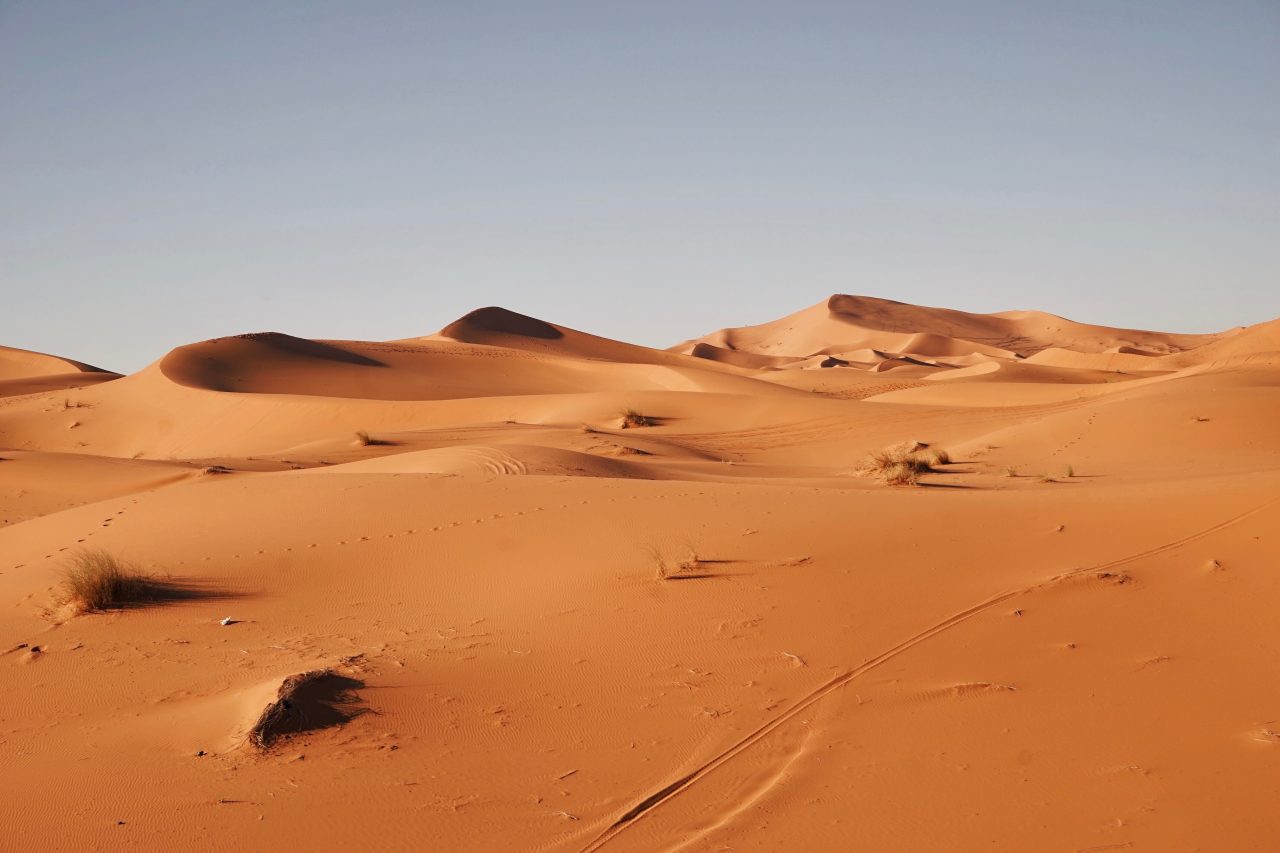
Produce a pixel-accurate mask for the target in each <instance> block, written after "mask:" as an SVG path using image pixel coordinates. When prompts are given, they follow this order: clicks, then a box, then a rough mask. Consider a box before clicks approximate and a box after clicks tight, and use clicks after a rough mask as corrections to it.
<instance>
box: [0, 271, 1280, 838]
mask: <svg viewBox="0 0 1280 853" xmlns="http://www.w3.org/2000/svg"><path fill="white" fill-rule="evenodd" d="M727 319H729V318H727ZM69 355H81V354H69ZM0 395H3V396H0V460H2V461H0V679H2V683H3V685H4V699H3V702H0V826H2V827H3V830H2V834H0V849H4V850H14V851H18V850H118V849H130V850H243V851H253V850H262V851H273V850H285V849H297V850H369V849H378V850H383V849H385V850H441V851H470V850H475V851H581V850H597V849H603V850H609V851H614V850H616V851H654V850H689V851H718V850H735V851H777V850H857V851H943V850H957V851H968V850H1009V851H1033V850H1034V851H1040V850H1045V851H1086V850H1087V851H1102V850H1134V851H1140V850H1148V851H1162V853H1163V851H1192V850H1200V851H1246V850H1258V851H1268V850H1270V851H1274V850H1277V849H1280V840H1278V839H1280V808H1277V807H1276V794H1277V791H1278V790H1280V679H1277V677H1276V674H1277V667H1278V666H1280V664H1278V662H1280V630H1278V629H1277V623H1276V618H1277V614H1280V532H1278V531H1280V321H1272V322H1270V323H1260V324H1258V325H1256V326H1250V327H1246V328H1242V329H1236V330H1231V331H1229V332H1224V333H1221V334H1214V335H1170V334H1161V333H1155V332H1142V331H1135V330H1125V329H1108V328H1105V327H1099V326H1086V325H1083V324H1078V323H1072V322H1070V321H1066V320H1062V319H1060V318H1056V317H1051V316H1050V315H1046V314H1039V313H1036V312H1009V313H1006V314H995V315H975V314H963V313H961V312H954V311H946V310H943V309H931V308H921V307H917V306H908V305H900V304H898V303H892V302H887V301H883V300H873V299H869V298H864V297H849V296H837V297H833V298H832V299H831V300H828V301H826V302H823V303H821V304H819V305H816V306H813V307H812V308H809V309H805V310H803V311H800V312H798V313H797V314H794V315H791V316H790V317H786V318H783V319H781V320H778V321H775V322H773V323H767V324H764V325H762V326H755V327H744V328H738V329H725V330H721V331H720V332H715V333H712V334H710V335H707V336H706V337H705V338H702V339H699V340H696V341H689V342H686V343H684V344H680V345H677V346H675V347H672V348H671V349H670V350H655V349H648V348H645V347H639V346H633V345H629V344H624V343H621V342H617V341H611V340H607V339H604V338H598V337H594V336H592V335H588V334H585V333H582V332H576V331H573V330H571V329H566V328H563V327H560V326H555V325H552V324H550V323H545V322H542V321H539V320H533V319H531V318H527V317H522V316H520V315H516V314H512V313H510V312H505V311H502V310H500V309H482V310H480V311H477V312H474V313H472V314H470V315H467V316H466V317H464V318H462V319H460V320H458V321H456V322H454V323H452V324H450V325H449V326H446V327H445V328H444V329H443V330H442V331H441V332H440V333H438V334H436V335H431V336H427V337H424V338H414V339H408V340H402V341H393V342H379V343H374V342H357V341H312V340H305V339H300V338H295V337H290V336H287V335H282V334H256V335H244V336H239V337H234V338H222V339H217V340H214V341H207V342H203V343H197V344H192V345H190V346H186V347H181V348H179V349H177V350H174V351H173V352H170V353H169V354H167V355H165V356H164V357H163V358H161V359H160V360H159V361H157V362H155V363H154V364H152V365H151V366H149V367H147V368H145V369H144V370H142V371H140V372H138V373H135V374H132V375H129V376H124V377H117V376H115V375H114V374H111V373H107V372H104V371H100V370H97V369H96V368H93V367H91V366H90V365H87V364H82V363H79V362H73V361H69V360H67V359H63V358H57V357H54V356H45V355H41V354H36V353H30V352H26V351H21V350H12V349H7V350H6V349H0ZM628 411H630V412H631V416H630V417H628V416H627V415H626V414H625V413H626V412H628ZM886 448H897V450H896V451H891V452H897V453H898V454H899V455H904V454H906V453H907V452H908V450H911V449H913V448H914V456H913V457H912V458H915V459H921V460H925V461H926V462H927V463H928V467H929V469H930V470H927V471H924V472H922V473H921V474H920V475H919V479H918V482H917V483H916V484H915V485H910V484H906V485H891V484H889V483H886V482H885V481H884V478H883V477H878V476H876V474H875V471H873V470H869V469H868V465H869V464H871V463H869V462H868V459H869V457H871V456H872V454H874V453H876V452H877V451H882V450H885V449H886ZM937 451H945V453H943V454H938V453H937ZM90 553H96V554H106V555H110V556H112V557H115V558H117V559H119V560H122V561H125V562H127V563H131V564H133V565H134V566H136V567H137V569H138V571H140V572H142V573H145V574H146V575H148V576H150V578H151V580H152V588H153V590H154V591H161V592H162V593H163V594H161V592H157V593H156V595H157V596H158V598H157V599H156V600H148V601H137V602H133V603H129V602H126V604H129V606H122V607H108V608H106V609H103V610H100V611H95V612H85V611H84V609H83V608H77V607H76V606H75V604H74V603H71V602H68V601H67V594H66V589H65V585H64V573H65V572H66V569H67V566H68V565H69V564H70V563H71V561H73V560H74V559H76V557H77V556H83V555H85V554H90ZM224 619H226V620H229V624H225V625H224V624H222V620H224ZM312 672H321V673H324V674H323V675H322V676H318V677H317V678H316V679H315V680H314V681H312V682H311V683H310V684H309V686H308V687H307V689H305V690H301V691H299V692H298V693H297V694H296V695H294V696H292V697H291V701H290V704H289V706H288V707H287V708H285V717H286V719H285V722H284V723H283V724H282V726H281V728H280V730H279V731H278V732H277V733H276V736H275V737H274V739H272V740H271V741H270V742H269V743H267V745H266V746H265V747H261V746H258V745H256V744H255V743H254V737H252V735H253V733H254V732H255V731H256V730H257V729H256V728H255V727H256V725H257V724H258V723H259V721H260V716H261V715H262V713H263V711H264V709H265V708H266V707H267V706H268V705H269V704H271V703H273V702H274V701H275V700H276V699H278V698H279V697H280V696H281V693H280V690H281V688H282V685H285V684H286V679H289V678H290V676H294V675H297V674H301V673H312Z"/></svg>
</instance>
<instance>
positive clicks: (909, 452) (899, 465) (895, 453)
mask: <svg viewBox="0 0 1280 853" xmlns="http://www.w3.org/2000/svg"><path fill="white" fill-rule="evenodd" d="M934 454H942V455H943V456H944V457H945V451H932V450H930V449H929V447H928V445H926V444H923V443H922V442H919V441H913V442H908V443H906V444H900V445H897V446H896V447H889V448H886V449H884V450H877V451H876V452H875V453H872V454H871V455H870V456H868V457H867V461H866V463H865V464H864V465H863V467H862V473H864V474H866V475H868V476H871V477H875V478H876V479H877V480H880V481H881V482H882V483H886V484H888V485H890V486H918V485H919V484H920V475H921V474H928V473H930V472H932V471H933V470H934V469H933V465H932V464H931V462H930V460H931V459H932V458H933V456H934ZM945 458H947V459H948V461H950V457H945Z"/></svg>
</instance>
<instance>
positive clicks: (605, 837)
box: [582, 498, 1280, 853]
mask: <svg viewBox="0 0 1280 853" xmlns="http://www.w3.org/2000/svg"><path fill="white" fill-rule="evenodd" d="M1277 503H1280V498H1276V499H1273V500H1269V501H1266V502H1264V503H1262V504H1260V505H1258V506H1256V507H1254V508H1253V509H1250V510H1246V511H1244V512H1242V513H1240V514H1238V515H1234V516H1232V517H1231V518H1228V519H1226V520H1224V521H1220V522H1218V523H1217V524H1214V525H1212V526H1210V527H1206V528H1204V529H1203V530H1199V531H1197V532H1195V533H1192V534H1189V535H1187V536H1184V537H1182V538H1181V539H1175V540H1174V541H1172V542H1167V543H1165V544H1164V545H1157V546H1156V547H1154V548H1148V549H1147V550H1145V551H1139V552H1138V553H1136V554H1130V555H1128V556H1125V557H1120V558H1118V559H1115V560H1111V561H1109V562H1105V563H1099V564H1097V565H1093V566H1086V567H1083V568H1078V569H1071V570H1070V571H1066V572H1062V573H1061V574H1057V575H1054V576H1053V577H1050V578H1047V579H1045V580H1042V581H1039V582H1038V583H1034V584H1031V585H1030V586H1025V587H1020V588H1018V589H1013V590H1009V591H1007V592H1002V593H1000V594H999V595H995V596H992V597H991V598H988V599H985V600H983V601H981V602H979V603H977V604H975V605H973V606H972V607H968V608H965V609H964V610H961V611H959V612H958V613H953V614H952V615H951V616H948V617H947V618H946V619H943V620H942V621H941V622H936V623H934V624H933V625H931V626H929V627H928V628H926V629H924V630H923V631H921V632H919V633H918V634H914V635H913V636H911V637H908V638H907V639H905V640H903V641H902V642H901V643H898V644H897V645H896V646H893V647H892V648H890V649H888V650H886V651H883V652H881V653H880V654H878V655H876V656H874V657H871V658H868V659H867V660H865V661H863V662H862V663H861V664H859V665H858V666H856V667H854V668H852V669H848V670H846V671H844V672H842V673H840V674H839V675H837V676H835V677H834V678H832V679H830V680H828V681H826V682H824V683H823V684H821V685H819V686H818V687H817V688H815V689H814V690H812V691H810V692H809V693H808V694H806V695H805V696H804V697H802V698H801V699H799V700H798V701H796V702H794V703H792V705H791V706H790V707H789V708H787V710H785V711H783V712H782V713H781V714H779V715H778V716H776V717H774V718H773V719H771V720H769V721H767V722H765V723H764V724H763V725H761V726H759V727H758V728H756V729H755V730H753V731H752V732H750V733H749V734H747V735H746V736H745V737H743V738H742V739H741V740H739V741H737V742H736V743H734V744H733V745H731V746H730V747H729V748H728V749H725V750H724V751H723V752H720V753H719V754H717V755H715V756H713V757H712V758H711V759H710V760H708V761H707V762H705V763H704V764H702V765H700V766H699V767H697V768H695V769H694V770H693V771H691V772H690V773H687V774H685V775H684V776H681V777H680V778H679V779H677V780H675V781H674V782H672V783H670V784H669V785H666V786H664V787H662V788H659V789H658V790H657V791H654V792H653V793H652V794H650V795H649V796H647V797H645V798H644V799H642V800H640V802H638V803H636V804H635V805H634V806H632V807H631V808H630V809H628V810H627V811H626V812H624V813H623V814H622V815H621V816H620V817H619V818H618V819H617V820H615V821H614V822H613V823H611V824H610V825H609V826H608V828H607V829H605V830H604V831H603V832H601V833H600V834H599V835H597V836H596V837H595V838H593V839H591V841H589V842H588V843H587V844H586V846H585V847H583V848H582V850H583V853H590V851H593V850H599V849H600V848H601V847H603V846H604V845H605V844H608V843H609V842H610V841H612V840H613V839H615V838H617V837H618V836H619V835H621V834H622V833H623V832H625V831H626V830H627V829H628V828H629V827H631V826H633V825H634V824H635V822H636V821H637V820H639V819H640V818H642V817H644V816H645V815H646V814H649V813H650V812H652V811H653V810H654V809H656V808H658V806H661V805H662V804H663V803H665V802H668V801H670V800H671V799H673V798H674V797H676V796H677V795H679V794H680V793H682V792H684V791H686V790H688V789H689V788H690V787H692V786H693V785H694V784H695V783H696V782H698V781H700V780H701V779H703V778H704V777H706V776H708V775H709V774H710V773H711V772H712V771H714V770H715V769H716V768H717V767H720V766H721V765H723V764H726V763H728V762H729V761H731V760H733V759H734V758H735V757H737V756H738V755H740V754H741V753H743V752H745V751H746V750H748V749H750V748H751V747H752V746H754V745H755V744H756V743H758V742H759V741H761V740H762V739H764V738H765V737H766V736H768V735H769V734H771V733H772V732H773V731H774V730H775V729H777V728H778V727H779V726H781V725H783V724H784V723H786V722H787V721H789V720H791V719H792V718H794V717H795V716H796V715H797V714H799V713H801V712H802V711H804V710H806V709H808V708H809V707H810V706H811V705H813V704H815V703H816V702H818V701H819V700H821V699H823V698H825V697H826V696H828V695H830V694H831V693H834V692H835V691H836V690H839V689H840V688H841V687H844V686H845V685H846V684H848V683H849V682H850V681H853V680H854V679H855V678H857V677H858V676H860V675H863V674H864V673H866V672H869V671H870V670H872V669H875V668H876V667H878V666H881V665H882V664H884V663H887V662H888V661H890V660H892V659H893V658H895V657H897V656H898V655H900V654H902V653H903V652H905V651H907V650H908V649H911V648H913V647H915V646H917V645H919V644H921V643H923V642H925V641H927V640H930V639H932V638H933V637H936V636H937V635H939V634H941V633H943V632H945V631H949V630H950V629H952V628H954V627H955V626H957V625H959V624H961V623H963V622H966V621H968V620H969V619H971V618H973V617H974V616H977V615H978V614H980V613H983V612H985V611H987V610H990V609H991V608H992V607H995V606H997V605H999V604H1002V603H1003V602H1006V601H1008V600H1009V599H1011V598H1017V597H1018V596H1020V595H1028V594H1030V593H1033V592H1038V591H1040V590H1042V589H1047V588H1049V587H1052V586H1055V585H1057V584H1059V583H1062V582H1063V581H1065V580H1069V579H1071V578H1075V577H1079V576H1081V575H1085V574H1088V573H1089V572H1104V571H1107V570H1109V569H1114V568H1118V567H1119V566H1123V565H1126V564H1128V563H1132V562H1134V561H1136V560H1141V559H1144V558H1146V557H1153V556H1155V555H1157V554H1163V553H1165V552H1167V551H1172V550H1175V549H1177V548H1180V547H1182V546H1183V545H1186V544H1188V543H1190V542H1194V541H1196V540H1197V539H1202V538H1204V537H1205V536H1210V535H1212V534H1214V533H1217V532H1218V531H1220V530H1223V529H1224V528H1227V527H1230V526H1232V525H1234V524H1238V523H1239V522H1241V521H1244V520H1245V519H1246V518H1249V517H1251V516H1253V515H1256V514H1258V513H1259V512H1262V511H1263V510H1265V509H1267V508H1268V507H1271V506H1274V505H1275V504H1277Z"/></svg>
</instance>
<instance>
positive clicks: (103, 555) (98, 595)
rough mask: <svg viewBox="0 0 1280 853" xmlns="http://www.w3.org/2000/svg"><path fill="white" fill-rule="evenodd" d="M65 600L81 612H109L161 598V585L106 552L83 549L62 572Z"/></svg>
mask: <svg viewBox="0 0 1280 853" xmlns="http://www.w3.org/2000/svg"><path fill="white" fill-rule="evenodd" d="M62 586H63V590H64V592H65V594H66V601H67V603H69V604H72V605H74V606H75V608H76V609H77V610H79V611H81V612H83V613H91V612H94V611H99V610H111V609H115V608H120V607H126V606H129V605H134V604H141V603H145V602H149V601H156V600H158V599H160V598H163V597H164V586H163V585H162V584H161V583H159V582H158V581H156V579H155V578H152V577H151V576H149V575H146V574H143V573H142V572H140V571H139V570H138V569H137V567H135V566H133V565H132V564H130V563H125V562H122V561H121V560H118V559H116V557H114V556H113V555H111V554H109V553H108V552H106V551H100V550H85V551H81V552H80V553H78V554H76V555H75V556H73V557H72V558H71V561H70V563H69V564H68V565H67V567H66V569H65V570H64V571H63V575H62Z"/></svg>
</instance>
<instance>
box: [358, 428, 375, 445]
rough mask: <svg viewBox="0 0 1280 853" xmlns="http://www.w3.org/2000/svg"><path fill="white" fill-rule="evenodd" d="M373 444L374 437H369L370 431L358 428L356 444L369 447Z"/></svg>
mask: <svg viewBox="0 0 1280 853" xmlns="http://www.w3.org/2000/svg"><path fill="white" fill-rule="evenodd" d="M370 444H373V439H372V438H370V437H369V433H367V432H365V431H364V430H362V429H358V430H356V445H357V446H359V447H368V446H369V445H370Z"/></svg>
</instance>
